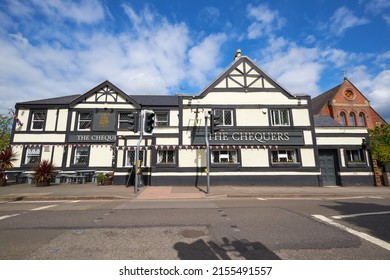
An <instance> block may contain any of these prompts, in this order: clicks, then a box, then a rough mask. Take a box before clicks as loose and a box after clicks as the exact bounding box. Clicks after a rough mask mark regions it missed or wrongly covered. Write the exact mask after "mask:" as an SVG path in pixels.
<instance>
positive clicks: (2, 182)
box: [0, 178, 7, 187]
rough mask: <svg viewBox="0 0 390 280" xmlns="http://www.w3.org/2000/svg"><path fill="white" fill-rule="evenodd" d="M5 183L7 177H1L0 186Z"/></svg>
mask: <svg viewBox="0 0 390 280" xmlns="http://www.w3.org/2000/svg"><path fill="white" fill-rule="evenodd" d="M5 185H7V179H5V178H1V179H0V187H4V186H5Z"/></svg>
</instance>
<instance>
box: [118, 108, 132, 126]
mask: <svg viewBox="0 0 390 280" xmlns="http://www.w3.org/2000/svg"><path fill="white" fill-rule="evenodd" d="M129 114H130V112H128V113H119V114H118V128H119V129H128V128H129V126H130V125H129V123H128V121H129V116H128V115H129Z"/></svg>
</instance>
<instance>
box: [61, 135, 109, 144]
mask: <svg viewBox="0 0 390 280" xmlns="http://www.w3.org/2000/svg"><path fill="white" fill-rule="evenodd" d="M68 141H69V142H70V143H114V142H115V141H116V135H115V134H107V133H105V134H103V133H101V134H100V133H99V134H98V133H88V134H87V133H77V134H69V138H68Z"/></svg>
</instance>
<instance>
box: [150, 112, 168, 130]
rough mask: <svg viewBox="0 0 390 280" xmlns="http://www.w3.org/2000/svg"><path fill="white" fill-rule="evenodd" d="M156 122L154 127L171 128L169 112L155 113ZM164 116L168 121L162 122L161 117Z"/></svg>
mask: <svg viewBox="0 0 390 280" xmlns="http://www.w3.org/2000/svg"><path fill="white" fill-rule="evenodd" d="M154 113H155V114H156V115H155V120H156V122H155V123H154V125H155V126H156V127H168V126H169V112H166V111H160V112H159V111H155V112H154ZM163 115H164V117H166V120H161V117H162V116H163Z"/></svg>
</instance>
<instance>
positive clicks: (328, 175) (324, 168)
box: [319, 150, 338, 186]
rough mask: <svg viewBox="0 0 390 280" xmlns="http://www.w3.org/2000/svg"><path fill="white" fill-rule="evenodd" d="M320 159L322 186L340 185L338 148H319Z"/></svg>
mask: <svg viewBox="0 0 390 280" xmlns="http://www.w3.org/2000/svg"><path fill="white" fill-rule="evenodd" d="M319 161H320V168H321V176H320V184H321V186H336V185H338V177H337V171H338V168H337V167H338V164H337V150H319Z"/></svg>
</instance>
